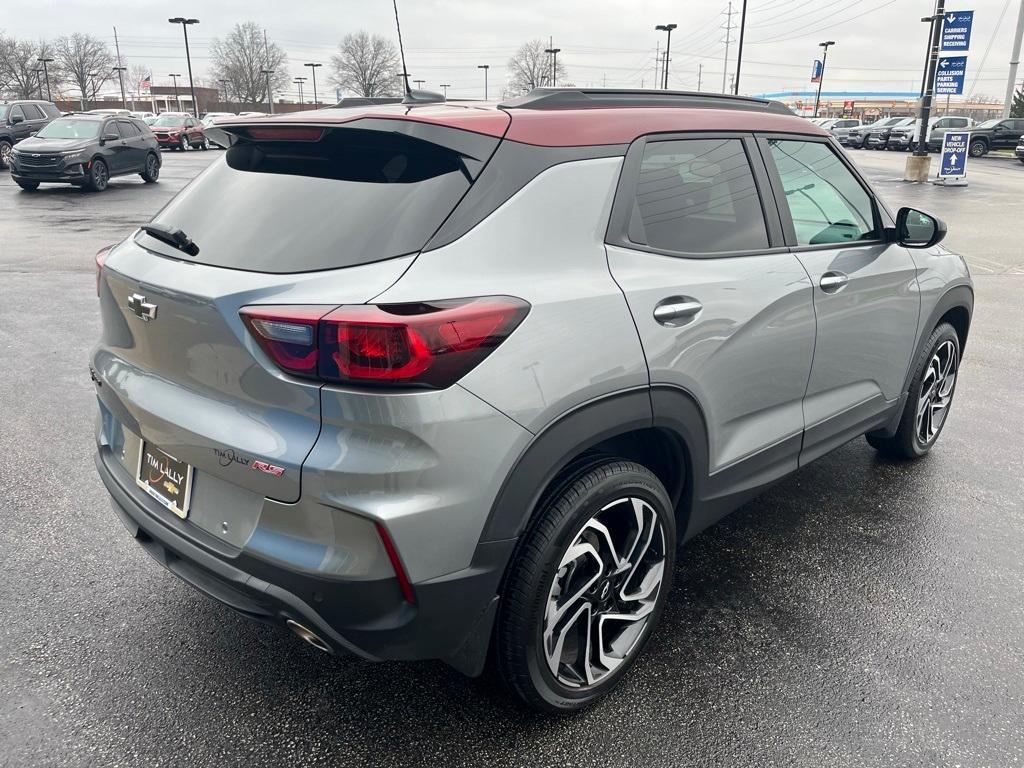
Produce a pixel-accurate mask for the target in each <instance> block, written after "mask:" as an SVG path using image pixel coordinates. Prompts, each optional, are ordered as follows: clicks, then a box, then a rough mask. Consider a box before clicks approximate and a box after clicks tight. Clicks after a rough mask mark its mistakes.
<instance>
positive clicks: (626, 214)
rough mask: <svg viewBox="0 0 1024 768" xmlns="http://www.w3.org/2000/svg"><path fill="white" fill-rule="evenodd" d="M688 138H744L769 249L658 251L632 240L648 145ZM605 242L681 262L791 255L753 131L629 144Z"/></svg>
mask: <svg viewBox="0 0 1024 768" xmlns="http://www.w3.org/2000/svg"><path fill="white" fill-rule="evenodd" d="M687 139H690V140H701V139H712V140H714V139H740V141H741V144H742V146H743V151H744V153H745V154H746V156H747V162H748V163H749V164H750V170H751V173H752V174H753V176H754V185H755V187H756V188H757V194H758V198H759V200H760V203H761V213H762V215H763V216H764V223H765V227H766V232H767V235H768V245H767V247H765V248H755V249H749V250H742V251H717V252H714V253H694V252H689V251H674V250H669V249H666V248H655V247H653V246H650V245H647V244H646V243H635V242H633V241H632V240H630V239H629V221H630V218H631V217H632V215H633V200H634V198H635V196H636V185H637V182H638V180H639V178H640V165H641V162H642V161H643V156H644V149H645V148H646V146H647V145H648V144H659V143H661V142H666V141H684V140H687ZM605 243H606V244H607V245H615V246H618V247H620V248H626V249H629V250H632V251H643V252H644V253H651V254H655V255H658V256H671V257H674V258H677V259H734V258H742V257H744V256H764V255H769V254H775V253H786V252H788V251H789V247H788V246H787V245H786V242H785V238H784V235H783V229H782V219H781V216H780V213H779V210H778V203H777V201H776V199H775V196H774V195H773V189H772V187H771V186H770V185H769V177H768V172H767V170H766V169H765V166H764V163H763V161H762V159H761V154H760V152H759V150H758V147H757V142H756V139H755V135H754V134H753V133H752V132H750V131H672V132H666V133H651V134H647V135H645V136H641V137H639V138H638V139H636V140H635V141H634V142H633V143H632V144H630V145H629V149H627V150H626V155H625V158H624V159H623V161H622V170H621V171H620V173H619V183H618V185H617V187H616V189H615V197H614V199H613V202H612V210H611V214H610V215H609V217H608V229H607V231H606V232H605Z"/></svg>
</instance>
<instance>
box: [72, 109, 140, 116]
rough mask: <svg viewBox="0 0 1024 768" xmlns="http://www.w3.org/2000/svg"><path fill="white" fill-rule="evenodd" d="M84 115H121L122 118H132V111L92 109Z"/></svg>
mask: <svg viewBox="0 0 1024 768" xmlns="http://www.w3.org/2000/svg"><path fill="white" fill-rule="evenodd" d="M84 114H86V115H121V116H122V117H131V116H132V113H131V110H128V109H90V110H88V111H87V112H85V113H84Z"/></svg>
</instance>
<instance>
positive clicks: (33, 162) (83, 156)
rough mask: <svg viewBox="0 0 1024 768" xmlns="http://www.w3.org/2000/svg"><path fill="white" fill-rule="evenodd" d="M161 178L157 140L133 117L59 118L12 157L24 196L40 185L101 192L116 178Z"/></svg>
mask: <svg viewBox="0 0 1024 768" xmlns="http://www.w3.org/2000/svg"><path fill="white" fill-rule="evenodd" d="M132 173H137V174H139V175H140V176H141V177H142V178H143V180H145V181H146V182H149V183H153V182H155V181H156V180H157V179H158V178H159V177H160V152H159V150H158V148H157V143H156V138H154V136H153V134H152V133H151V132H150V130H149V128H148V127H147V126H146V124H145V123H143V122H142V121H141V120H136V119H135V118H132V117H122V116H109V115H96V114H80V115H74V116H72V117H59V118H57V119H56V120H54V121H52V122H51V123H49V124H48V125H46V126H44V127H43V128H41V129H40V130H39V132H38V133H36V135H35V136H34V137H32V138H30V139H25V140H24V141H22V142H21V143H20V144H18V146H17V147H15V148H14V150H13V151H12V153H11V177H12V178H13V179H14V181H15V183H16V184H17V185H18V186H19V187H21V188H22V189H23V190H25V191H27V192H32V191H34V190H35V189H37V188H38V187H39V185H40V184H41V183H46V184H50V183H57V184H72V185H75V186H79V187H84V188H85V189H88V190H91V191H94V192H100V191H103V190H104V189H106V188H107V183H108V182H109V181H110V179H111V178H112V177H114V176H124V175H127V174H132Z"/></svg>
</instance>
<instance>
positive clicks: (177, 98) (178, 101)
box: [167, 72, 181, 112]
mask: <svg viewBox="0 0 1024 768" xmlns="http://www.w3.org/2000/svg"><path fill="white" fill-rule="evenodd" d="M167 76H168V77H169V78H171V80H173V81H174V101H175V103H176V104H177V105H178V111H179V112H181V97H180V96H178V78H179V77H181V75H180V74H178V73H177V72H172V73H171V74H169V75H167Z"/></svg>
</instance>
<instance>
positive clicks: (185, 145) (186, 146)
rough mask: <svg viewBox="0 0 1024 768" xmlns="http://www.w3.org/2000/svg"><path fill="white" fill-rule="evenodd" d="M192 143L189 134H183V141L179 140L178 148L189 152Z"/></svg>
mask: <svg viewBox="0 0 1024 768" xmlns="http://www.w3.org/2000/svg"><path fill="white" fill-rule="evenodd" d="M191 146H192V145H191V144H190V143H189V140H188V136H185V135H184V134H182V137H181V141H179V142H178V149H179V150H181V151H182V152H188V150H189V148H190V147H191Z"/></svg>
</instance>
